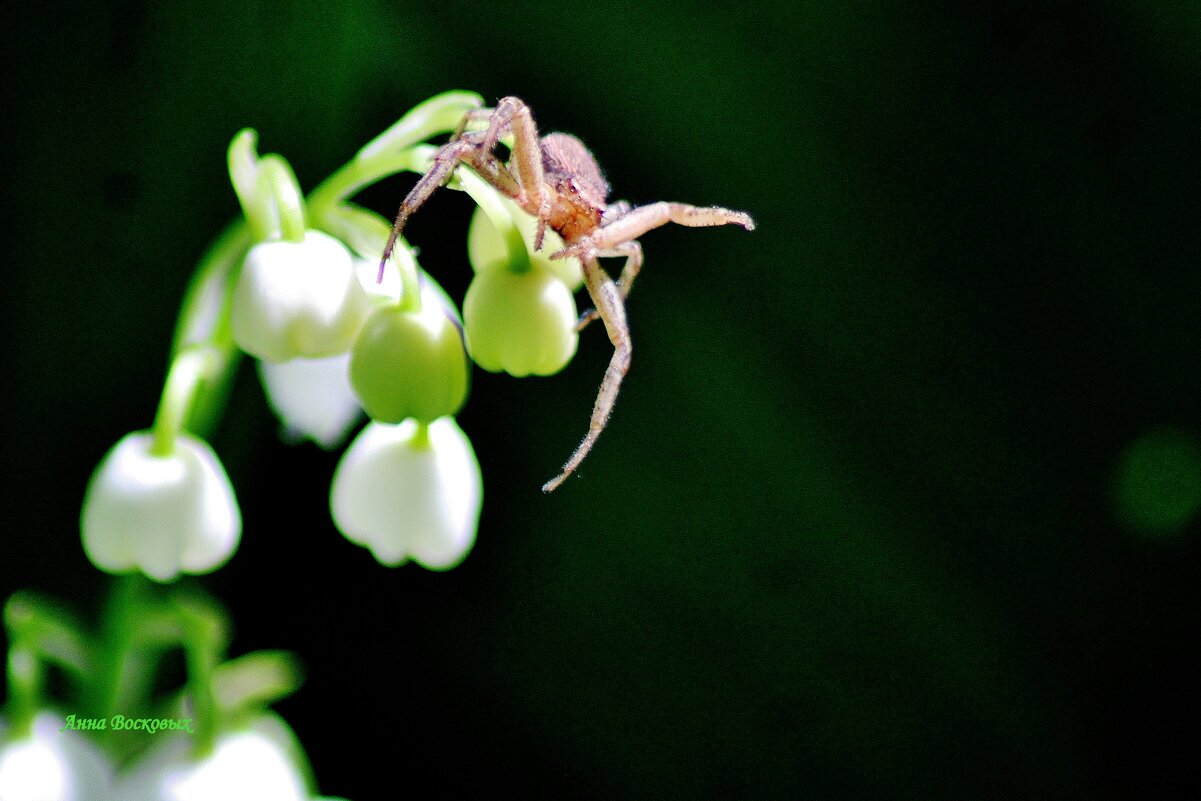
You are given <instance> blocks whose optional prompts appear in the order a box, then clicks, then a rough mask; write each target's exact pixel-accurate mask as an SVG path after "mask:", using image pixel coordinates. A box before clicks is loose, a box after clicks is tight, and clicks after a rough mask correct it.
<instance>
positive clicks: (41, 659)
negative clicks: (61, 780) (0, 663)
mask: <svg viewBox="0 0 1201 801" xmlns="http://www.w3.org/2000/svg"><path fill="white" fill-rule="evenodd" d="M4 625H5V628H6V629H7V630H8V638H9V642H10V648H9V652H8V663H7V675H8V688H9V714H10V721H11V723H12V726H13V728H14V730H15V731H16V733H17V735H18V736H24V735H28V734H29V732H30V731H31V730H32V729H31V727H32V725H33V720H34V718H35V717H36V715H37V712H38V709H40V708H41V706H42V703H41V696H42V686H43V684H44V679H45V663H46V662H53V663H55V664H58V665H60V666H61V667H63V668H66V669H67V670H68V671H70V672H71V673H72V674H73V675H74V676H75V678H77V679H80V680H83V679H85V678H86V677H87V676H88V673H89V670H88V665H89V662H90V648H89V646H88V644H87V642H85V640H84V638H83V637H82V635H80V633H79V631H78V630H77V627H76V626H75V625H74V624H73V623H72V622H71V621H70V620H68V619H67V617H66V616H64V615H63V614H62V613H60V612H59V611H58V610H57V609H55V608H54V607H53V606H52V605H50V604H48V603H46V602H44V601H42V600H40V599H39V598H37V597H35V596H34V595H32V594H30V593H27V592H18V593H16V594H15V595H13V596H12V597H11V598H9V600H8V603H7V604H5V606H4Z"/></svg>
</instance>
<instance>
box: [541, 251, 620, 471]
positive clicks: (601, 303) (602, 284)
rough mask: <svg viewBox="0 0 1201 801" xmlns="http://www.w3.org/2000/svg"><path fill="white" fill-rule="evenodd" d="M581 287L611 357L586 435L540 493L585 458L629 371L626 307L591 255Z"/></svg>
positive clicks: (598, 263)
mask: <svg viewBox="0 0 1201 801" xmlns="http://www.w3.org/2000/svg"><path fill="white" fill-rule="evenodd" d="M583 262H584V284H585V286H587V287H588V294H589V295H591V296H592V302H593V303H595V304H596V308H597V309H599V310H600V312H599V314H600V318H601V320H603V321H604V323H605V330H606V331H607V332H608V333H609V341H610V342H612V343H613V357H612V358H611V359H610V360H609V367H608V368H607V369H606V370H605V378H604V380H603V381H601V385H600V390H599V391H598V392H597V395H596V404H595V405H594V406H593V407H592V418H591V420H590V421H589V423H588V433H587V434H585V435H584V439H583V440H581V441H580V444H579V445H578V446H576V449H575V451H574V452H573V453H572V454H571V458H570V459H568V460H567V463H566V464H564V465H563V470H562V472H560V473H559V475H557V476H555V477H554V478H552V479H551V480H550V481H548V482H546V483H545V484H543V485H542V491H543V492H554V491H555V489H556V488H558V486H559V485H560V484H562V483H563V482H564V481H566V480H567V477H568V476H570V475H571V474H572V473H573V472H575V469H576V468H577V467H579V466H580V463H581V462H582V461H584V457H585V456H587V455H588V452H589V451H591V450H592V446H593V445H594V444H595V443H596V439H597V437H599V436H600V434H601V432H602V431H604V430H605V424H606V423H608V422H609V415H610V413H612V411H613V404H614V402H616V400H617V393H618V391H619V390H620V389H621V380H622V379H623V378H625V374H626V372H628V371H629V369H630V354H631V352H632V350H633V343H632V341H631V340H630V328H629V325H628V324H627V323H626V308H625V304H624V303H623V302H622V298H621V290H619V289H618V288H617V285H616V284H614V283H613V279H612V278H610V277H609V274H608V273H606V272H605V271H604V269H602V268H601V266H600V262H598V261H597V260H596V258H595V257H594V256H588V257H586V258H585V259H584V260H583Z"/></svg>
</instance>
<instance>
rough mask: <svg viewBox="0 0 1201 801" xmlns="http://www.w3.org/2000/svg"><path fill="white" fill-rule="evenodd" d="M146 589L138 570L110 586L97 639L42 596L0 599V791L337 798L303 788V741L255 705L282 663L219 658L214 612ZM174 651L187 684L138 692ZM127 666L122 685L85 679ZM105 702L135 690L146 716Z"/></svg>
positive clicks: (106, 799) (195, 800) (268, 693)
mask: <svg viewBox="0 0 1201 801" xmlns="http://www.w3.org/2000/svg"><path fill="white" fill-rule="evenodd" d="M150 590H151V586H150V584H149V582H146V581H145V580H144V579H141V578H140V577H132V578H130V579H126V580H125V583H123V584H119V585H118V588H117V592H116V593H114V596H113V599H112V601H111V603H110V604H109V609H108V621H107V622H108V625H107V626H106V627H104V628H103V629H102V630H101V632H100V633H97V634H93V633H91V632H88V631H86V630H85V629H84V628H83V627H82V626H80V625H79V624H78V623H77V622H76V621H74V620H73V619H72V618H71V617H70V616H69V615H66V614H65V613H64V612H63V611H62V610H61V609H60V608H59V607H58V606H57V605H56V604H54V603H51V602H49V601H47V600H46V599H42V598H39V597H36V596H33V595H32V594H30V593H18V594H16V595H14V596H13V597H12V598H10V599H9V601H8V603H7V604H6V605H5V607H4V625H5V628H6V629H7V634H8V639H9V642H10V649H9V653H8V674H9V677H10V686H9V699H8V703H7V705H6V707H5V709H4V711H3V713H0V799H3V801H211V800H212V799H223V800H224V801H337V799H330V798H325V799H322V798H317V797H316V788H315V787H314V782H313V778H312V770H311V768H310V767H309V765H308V761H307V759H306V758H305V755H304V751H303V749H302V748H301V747H300V744H299V742H298V741H297V739H296V737H295V735H294V734H293V733H292V731H291V729H290V728H289V727H288V726H287V724H286V723H284V721H283V720H282V719H280V718H279V716H278V715H276V714H274V713H273V712H270V711H269V710H268V709H267V708H266V707H267V705H268V704H270V703H272V702H274V701H277V700H279V699H281V698H282V697H284V696H287V695H289V694H290V693H292V692H293V691H294V690H295V689H296V688H297V687H298V686H299V682H300V678H299V668H298V667H297V665H296V664H295V662H294V660H293V658H292V657H291V656H290V655H289V654H286V653H283V652H275V651H259V652H255V653H251V654H246V655H244V656H241V657H238V658H237V659H233V660H228V661H226V660H224V659H223V654H224V650H225V645H226V643H227V642H228V640H229V635H228V628H229V627H228V621H227V618H226V616H225V614H224V612H223V611H222V610H221V609H220V608H219V607H217V606H216V605H215V604H214V603H213V602H211V601H209V600H208V599H207V598H204V597H203V596H196V595H187V594H184V593H177V592H166V593H164V592H161V591H153V592H151V591H150ZM175 647H178V648H180V649H182V650H183V652H184V655H185V661H186V664H187V666H188V679H187V684H186V686H185V687H184V688H183V689H182V691H181V692H180V693H176V694H174V696H173V698H174V700H156V699H152V698H150V696H151V695H152V692H151V689H150V688H149V687H147V686H140V687H139V686H136V685H138V684H147V685H148V684H150V683H152V681H153V678H154V673H155V672H156V668H157V666H158V664H159V660H160V659H161V658H162V656H163V654H164V652H165V651H166V650H169V649H171V648H175ZM51 663H53V664H56V665H57V666H58V667H59V668H61V669H62V671H63V674H64V676H65V677H66V678H67V680H68V681H67V682H66V683H65V685H66V687H67V691H66V694H67V696H68V698H69V700H67V701H66V702H65V703H64V705H62V706H59V705H50V704H47V703H46V702H45V700H44V698H42V697H41V696H42V694H43V691H44V686H45V673H46V666H47V665H48V664H51ZM130 664H136V665H138V666H139V669H138V670H136V671H134V672H133V673H132V674H130V675H132V676H135V677H137V678H136V679H135V680H134V681H133V682H125V685H126V686H125V687H124V688H123V690H124V692H122V693H111V692H108V690H107V688H101V687H98V686H97V684H96V681H95V679H96V677H98V676H99V677H106V676H114V677H118V678H119V677H120V676H121V675H122V674H123V673H124V670H123V669H121V668H122V666H127V665H130ZM114 667H117V668H118V669H117V670H113V668H114ZM130 685H134V686H130ZM97 691H99V692H97ZM118 697H121V698H125V699H131V701H132V699H138V698H143V697H145V698H147V699H148V704H147V706H145V707H139V711H142V710H147V711H148V710H154V713H155V714H154V715H153V716H150V717H140V716H135V715H132V714H131V715H125V714H120V713H114V712H113V710H114V709H115V708H116V707H115V706H113V704H115V703H116V701H117V699H118ZM85 709H86V710H89V713H88V714H83V713H76V712H74V711H71V710H85ZM126 711H129V712H132V710H130V709H127V710H126ZM164 714H166V715H169V716H164ZM93 715H95V716H93ZM101 746H103V747H101Z"/></svg>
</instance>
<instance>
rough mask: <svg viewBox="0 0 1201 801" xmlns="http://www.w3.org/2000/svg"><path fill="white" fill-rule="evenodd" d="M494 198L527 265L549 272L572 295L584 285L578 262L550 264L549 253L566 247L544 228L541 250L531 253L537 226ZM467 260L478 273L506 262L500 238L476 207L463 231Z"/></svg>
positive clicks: (512, 206) (510, 204)
mask: <svg viewBox="0 0 1201 801" xmlns="http://www.w3.org/2000/svg"><path fill="white" fill-rule="evenodd" d="M497 199H498V200H499V202H500V204H501V205H502V206H504V207H505V208H506V209H508V211H509V215H510V216H511V217H512V218H513V223H514V224H515V225H516V226H517V230H519V231H520V232H521V239H522V241H523V242H525V246H526V250H527V251H528V252H529V256H530V266H531V267H533V268H534V269H535V270H537V269H543V270H549V271H550V272H551V273H552V274H553V275H555V276H557V277H558V279H559V280H560V281H562V282H563V283H564V284H566V285H567V288H568V289H570V290H571V291H572V292H575V291H576V290H577V289H579V288H580V286H582V285H583V283H584V272H583V268H582V267H581V266H580V260H579V259H577V258H574V257H573V258H570V259H556V260H554V261H551V259H550V255H551V254H552V253H554V252H555V251H558V250H562V249H563V248H564V247H566V245H564V244H563V239H562V238H561V237H560V236H559V235H558V234H557V233H555V232H554V231H553V230H551V229H550V228H547V229H546V233H545V235H544V236H543V239H542V249H541V250H539V251H537V252H535V250H534V233H535V230H536V228H537V227H538V221H537V220H535V219H534V218H533V217H531V216H530V215H528V214H526V213H525V212H524V211H522V210H521V209H520V208H519V207H518V205H517V204H516V203H514V202H513V201H512V200H509V199H508V198H507V197H503V196H498V198H497ZM467 258H468V260H469V261H470V262H471V266H472V267H474V268H475V271H476V272H482V271H483V270H485V269H487V268H488V267H492V266H495V265H505V264H507V263H508V260H509V251H508V248H507V247H506V246H505V241H504V239H503V238H502V237H501V235H500V233H498V232H497V230H496V226H495V225H493V224H492V221H491V220H489V219H488V215H487V214H485V213H484V211H483V209H481V208H479V207H477V208H476V210H475V214H473V215H472V217H471V226H470V227H469V228H468V229H467Z"/></svg>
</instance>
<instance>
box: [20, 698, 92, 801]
mask: <svg viewBox="0 0 1201 801" xmlns="http://www.w3.org/2000/svg"><path fill="white" fill-rule="evenodd" d="M62 725H63V719H62V718H61V717H59V716H57V715H54V714H52V713H50V712H42V713H40V714H39V715H38V716H37V717H36V718H35V719H34V722H33V731H32V733H31V735H30V736H29V737H28V738H21V739H9V734H8V731H7V726H6V724H5V722H4V721H3V720H0V799H3V800H4V801H108V799H110V798H112V797H113V796H112V782H113V779H112V773H113V771H112V768H111V766H110V765H109V764H108V761H107V760H106V759H105V758H104V756H103V755H102V754H101V753H100V752H99V751H98V750H97V749H96V748H95V746H93V745H92V744H91V743H90V742H89V741H88V740H87V739H86V738H85V737H84V736H83V735H80V734H78V733H76V732H74V731H60V730H61V729H62Z"/></svg>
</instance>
